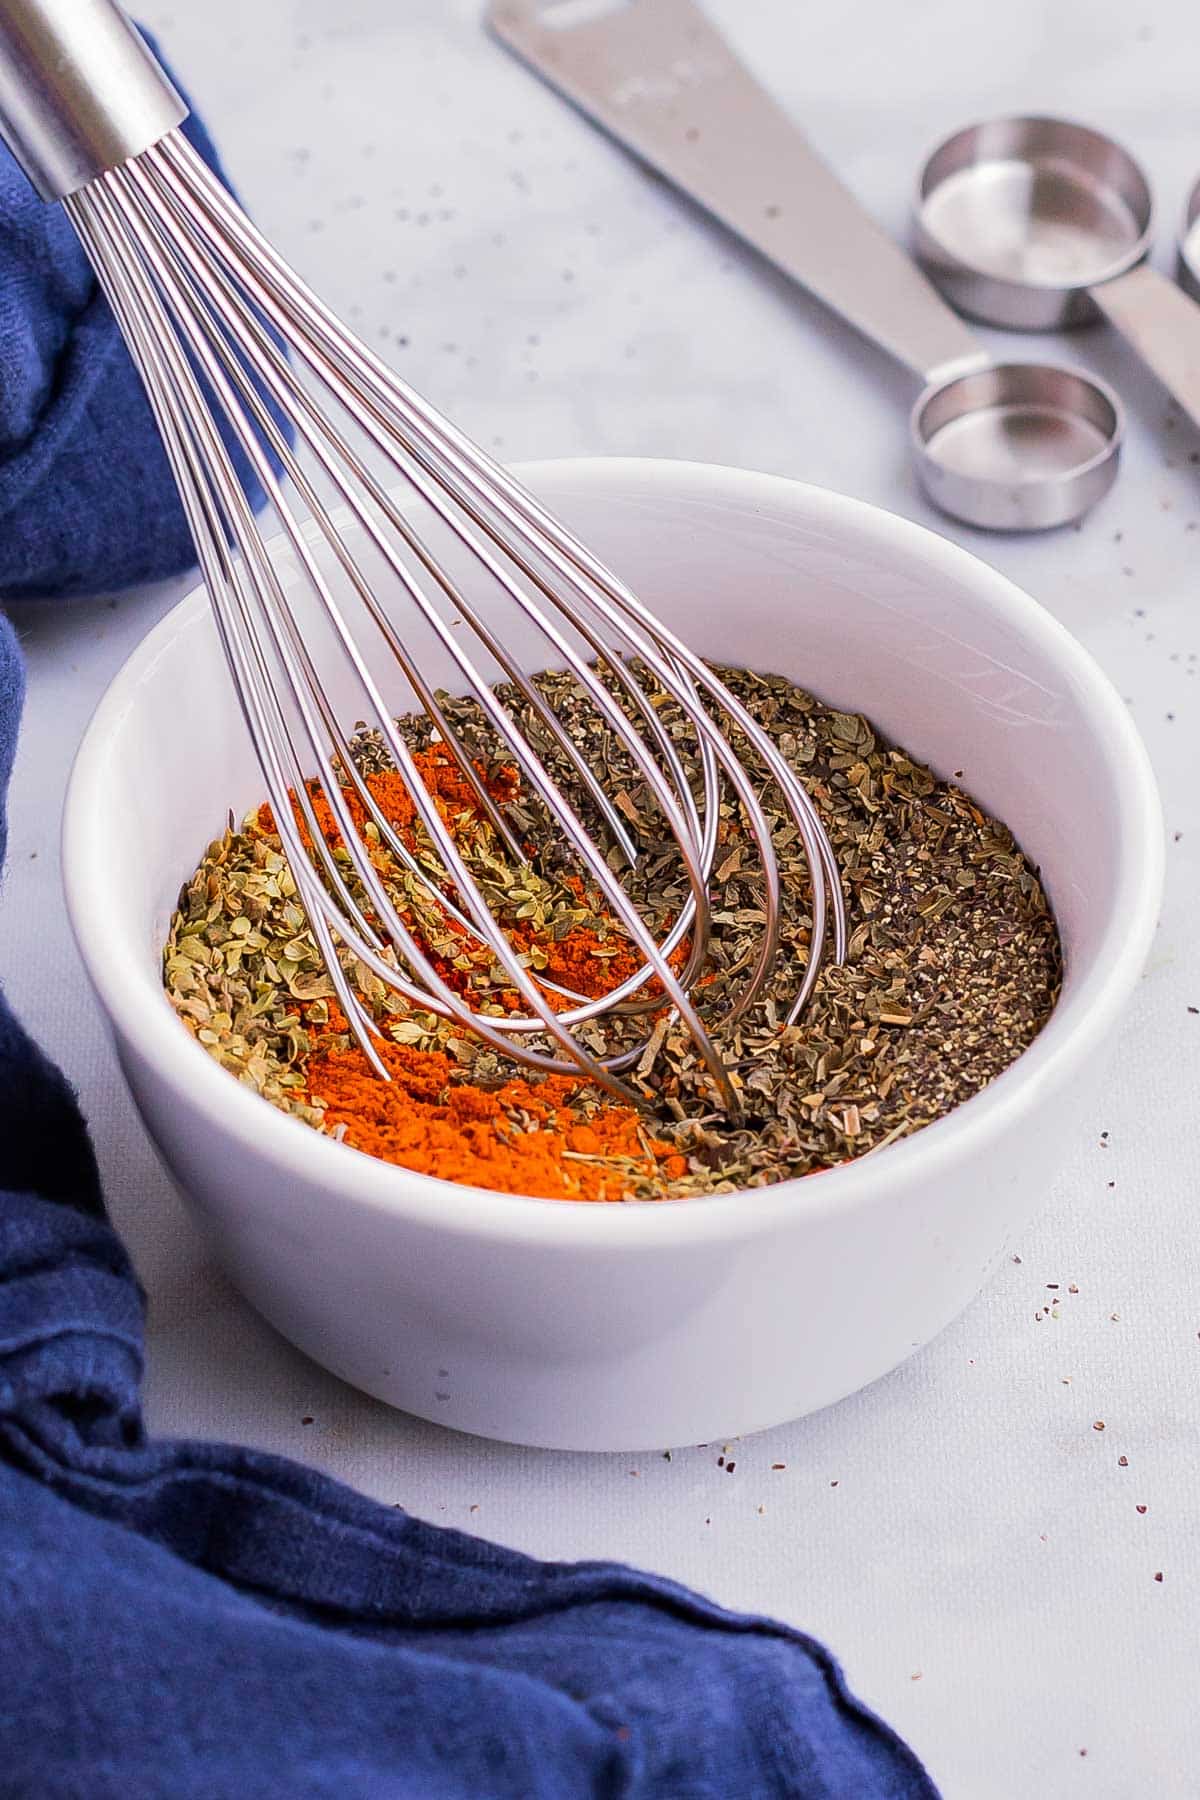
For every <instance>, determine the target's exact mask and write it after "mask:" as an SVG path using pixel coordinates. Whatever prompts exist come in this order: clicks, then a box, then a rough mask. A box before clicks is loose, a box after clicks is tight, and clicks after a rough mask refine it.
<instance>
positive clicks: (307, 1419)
mask: <svg viewBox="0 0 1200 1800" xmlns="http://www.w3.org/2000/svg"><path fill="white" fill-rule="evenodd" d="M312 1422H313V1416H312V1414H311V1413H305V1415H304V1417H303V1418H302V1419H301V1421H300V1423H301V1424H302V1425H311V1424H312Z"/></svg>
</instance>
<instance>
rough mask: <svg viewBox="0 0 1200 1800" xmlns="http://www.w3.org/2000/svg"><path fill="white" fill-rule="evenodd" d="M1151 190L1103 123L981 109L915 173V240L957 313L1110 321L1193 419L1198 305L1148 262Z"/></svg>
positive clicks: (1197, 389) (1199, 416)
mask: <svg viewBox="0 0 1200 1800" xmlns="http://www.w3.org/2000/svg"><path fill="white" fill-rule="evenodd" d="M1153 226H1154V199H1153V195H1152V194H1151V191H1150V184H1149V182H1148V181H1147V179H1146V177H1145V175H1144V174H1143V172H1142V170H1141V169H1140V168H1139V166H1138V164H1137V163H1136V162H1135V161H1134V159H1133V157H1132V156H1130V155H1129V154H1128V153H1127V152H1126V151H1125V150H1124V149H1122V147H1121V145H1120V144H1118V143H1115V142H1114V141H1113V139H1112V138H1109V137H1105V136H1104V134H1103V133H1102V132H1099V131H1092V130H1090V129H1089V128H1088V127H1087V126H1086V125H1076V124H1073V123H1071V121H1069V120H1067V119H1047V118H1032V117H1031V118H1005V119H990V120H988V121H987V122H986V123H984V124H981V125H968V126H967V127H965V129H964V130H962V131H956V132H955V133H954V134H953V136H952V137H948V138H947V139H946V140H945V142H944V143H942V144H939V146H938V148H937V149H936V150H935V151H934V152H933V154H932V155H931V156H930V158H929V160H928V161H927V162H926V164H925V167H924V169H923V170H922V171H921V177H920V182H919V186H918V197H917V221H916V243H917V253H918V255H919V257H920V259H921V262H922V264H923V265H924V267H925V268H926V270H927V271H928V273H929V275H930V276H931V277H932V279H933V280H934V281H935V282H936V283H937V285H938V286H939V288H940V289H941V290H942V292H943V293H944V294H945V295H946V296H947V297H948V298H949V299H950V300H951V301H952V302H953V303H954V305H955V306H956V307H957V308H958V309H959V311H960V312H964V313H967V314H969V315H970V317H971V318H973V319H983V320H985V321H986V322H987V323H988V324H989V325H1009V326H1015V327H1018V328H1019V329H1021V330H1024V331H1052V330H1054V329H1055V328H1056V327H1058V326H1061V325H1081V324H1086V323H1087V322H1088V321H1089V320H1093V319H1097V318H1100V317H1103V318H1106V319H1107V320H1108V321H1109V323H1110V324H1112V325H1115V326H1116V328H1117V330H1118V331H1119V332H1120V333H1121V335H1122V336H1123V337H1124V338H1125V339H1126V340H1127V341H1128V342H1129V343H1130V344H1132V346H1133V348H1134V349H1135V350H1136V351H1137V352H1138V354H1139V356H1140V357H1141V358H1142V360H1143V362H1145V363H1146V364H1147V365H1148V366H1149V367H1150V368H1151V369H1152V370H1153V371H1154V373H1155V374H1156V375H1157V376H1158V378H1159V380H1160V381H1161V382H1162V383H1163V384H1164V386H1165V387H1167V388H1168V389H1169V391H1170V392H1171V393H1172V394H1173V395H1174V397H1175V399H1176V400H1178V401H1179V403H1180V405H1181V406H1182V407H1183V408H1184V409H1185V411H1186V412H1188V413H1189V414H1190V415H1191V417H1192V418H1193V419H1194V420H1195V421H1196V422H1197V424H1200V307H1198V306H1196V305H1195V303H1194V302H1193V301H1192V300H1190V299H1189V298H1188V297H1187V295H1185V294H1183V293H1181V291H1180V290H1179V288H1178V287H1176V285H1175V284H1174V282H1172V281H1170V280H1168V278H1167V277H1166V276H1165V275H1160V274H1159V273H1158V271H1157V270H1155V269H1152V268H1151V267H1150V266H1149V264H1148V263H1147V262H1146V256H1147V253H1148V252H1149V249H1150V242H1151V236H1152V232H1153Z"/></svg>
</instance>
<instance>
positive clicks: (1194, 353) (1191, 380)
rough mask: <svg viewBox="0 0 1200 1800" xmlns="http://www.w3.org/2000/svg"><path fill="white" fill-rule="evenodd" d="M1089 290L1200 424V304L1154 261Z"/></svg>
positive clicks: (1107, 315)
mask: <svg viewBox="0 0 1200 1800" xmlns="http://www.w3.org/2000/svg"><path fill="white" fill-rule="evenodd" d="M1088 292H1089V293H1090V295H1091V297H1092V299H1093V300H1094V301H1095V302H1096V305H1097V306H1098V307H1099V308H1100V310H1101V312H1102V313H1103V314H1104V316H1105V318H1106V319H1107V320H1108V321H1109V323H1110V324H1112V325H1115V326H1116V328H1117V330H1118V331H1119V332H1120V333H1121V336H1122V337H1124V338H1126V339H1127V340H1128V342H1129V343H1131V344H1132V345H1133V347H1134V349H1135V350H1136V351H1137V353H1138V355H1139V356H1140V357H1141V358H1142V361H1143V362H1145V363H1147V364H1148V365H1149V367H1150V368H1152V369H1153V370H1154V373H1155V374H1156V375H1157V376H1158V379H1159V380H1160V381H1161V382H1162V384H1163V386H1164V387H1165V388H1167V389H1168V391H1169V392H1170V393H1172V394H1173V395H1174V396H1175V398H1176V400H1178V402H1179V404H1180V406H1182V407H1183V408H1184V410H1185V411H1186V412H1187V413H1188V415H1189V416H1190V417H1191V418H1192V419H1193V420H1194V421H1195V423H1196V424H1197V425H1200V306H1197V304H1196V302H1195V301H1194V300H1191V299H1189V298H1188V296H1187V295H1186V294H1185V293H1184V292H1183V291H1182V289H1181V288H1177V287H1176V286H1175V283H1174V282H1173V281H1168V280H1167V278H1166V276H1165V275H1160V274H1159V272H1158V270H1157V269H1152V268H1151V267H1150V265H1149V264H1148V263H1139V265H1138V267H1137V268H1136V269H1130V270H1129V272H1128V274H1126V275H1117V276H1115V277H1114V278H1113V280H1112V281H1103V282H1100V283H1099V284H1098V285H1097V286H1096V287H1094V288H1089V289H1088Z"/></svg>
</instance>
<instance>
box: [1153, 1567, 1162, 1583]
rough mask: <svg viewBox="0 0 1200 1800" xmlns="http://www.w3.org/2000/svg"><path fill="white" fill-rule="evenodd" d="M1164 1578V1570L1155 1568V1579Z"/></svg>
mask: <svg viewBox="0 0 1200 1800" xmlns="http://www.w3.org/2000/svg"><path fill="white" fill-rule="evenodd" d="M1162 1578H1163V1572H1162V1570H1161V1569H1155V1571H1154V1579H1155V1581H1161V1580H1162Z"/></svg>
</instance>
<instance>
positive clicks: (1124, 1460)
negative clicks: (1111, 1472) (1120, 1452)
mask: <svg viewBox="0 0 1200 1800" xmlns="http://www.w3.org/2000/svg"><path fill="white" fill-rule="evenodd" d="M1117 1467H1118V1468H1119V1469H1127V1468H1128V1467H1129V1458H1128V1457H1127V1456H1118V1458H1117Z"/></svg>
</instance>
